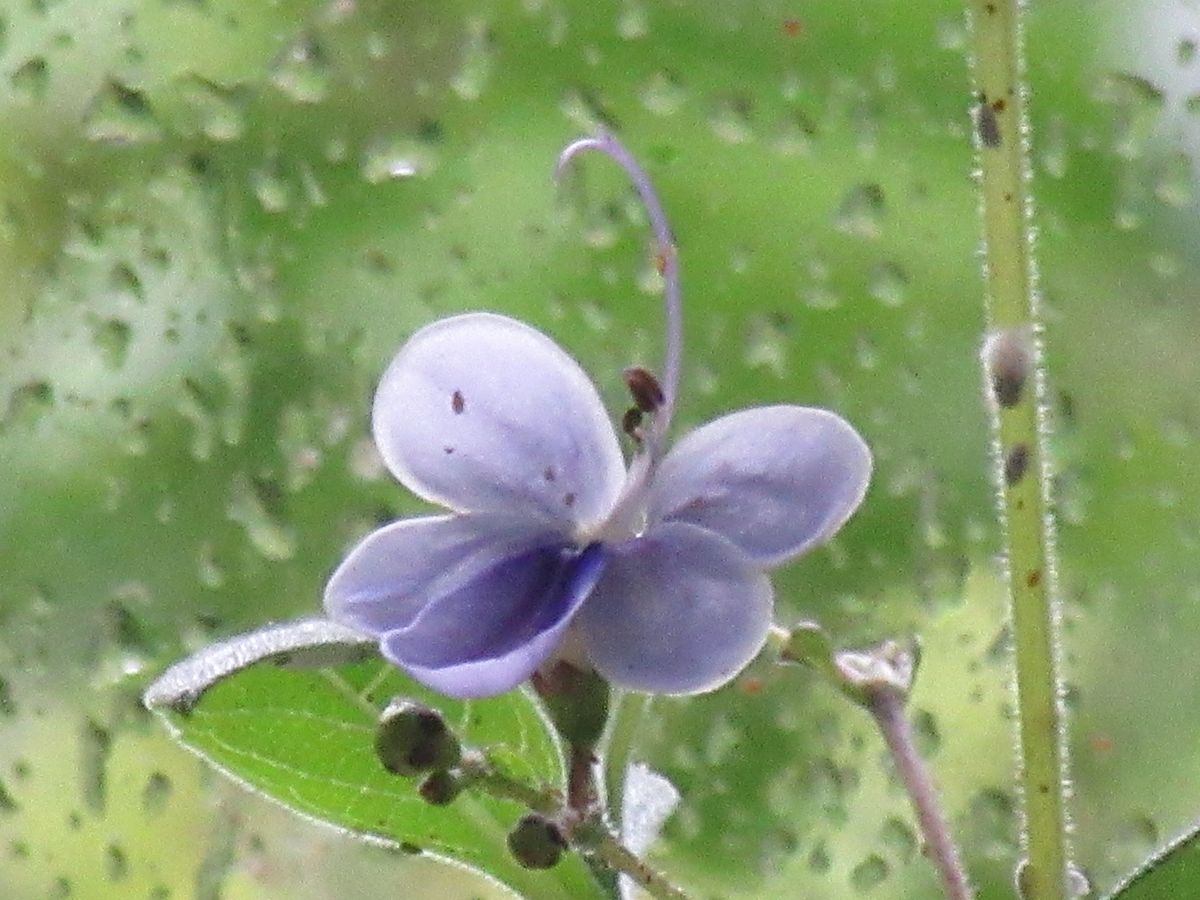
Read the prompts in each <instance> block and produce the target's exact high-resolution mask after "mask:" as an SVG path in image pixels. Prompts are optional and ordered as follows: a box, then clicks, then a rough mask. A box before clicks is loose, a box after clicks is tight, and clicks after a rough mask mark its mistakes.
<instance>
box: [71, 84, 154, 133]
mask: <svg viewBox="0 0 1200 900" xmlns="http://www.w3.org/2000/svg"><path fill="white" fill-rule="evenodd" d="M83 125H84V134H86V135H87V137H88V139H89V140H92V141H97V142H99V143H104V144H118V145H129V144H145V143H149V142H151V141H156V140H158V139H159V138H161V137H162V129H161V128H160V126H159V124H158V122H157V120H155V118H154V113H153V111H152V110H151V108H150V104H149V103H148V102H147V101H146V97H145V95H144V94H142V92H141V91H138V90H135V89H134V88H131V87H129V86H128V85H125V84H122V83H121V82H119V81H109V82H108V83H107V84H106V85H105V86H104V87H103V88H102V89H101V90H100V92H99V93H97V94H96V96H95V97H93V98H92V100H91V102H90V103H89V104H88V108H87V111H86V112H85V113H84V121H83Z"/></svg>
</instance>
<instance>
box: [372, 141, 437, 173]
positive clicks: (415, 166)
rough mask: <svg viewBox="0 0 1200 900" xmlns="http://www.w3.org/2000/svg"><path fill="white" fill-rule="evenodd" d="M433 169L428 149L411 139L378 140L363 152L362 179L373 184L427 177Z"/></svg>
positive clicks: (426, 146)
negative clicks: (419, 176) (420, 176)
mask: <svg viewBox="0 0 1200 900" xmlns="http://www.w3.org/2000/svg"><path fill="white" fill-rule="evenodd" d="M433 167H434V166H433V157H432V155H431V152H430V150H429V147H428V145H427V144H423V143H419V142H417V141H415V140H413V139H412V138H406V137H398V138H396V137H393V138H376V139H374V140H372V141H370V142H369V143H368V144H367V146H366V149H365V150H364V151H363V161H362V176H363V178H364V179H365V180H366V181H368V182H370V183H371V184H379V183H380V182H383V181H391V180H393V179H399V178H413V177H415V176H418V175H425V174H427V173H428V172H429V171H431V170H432V169H433Z"/></svg>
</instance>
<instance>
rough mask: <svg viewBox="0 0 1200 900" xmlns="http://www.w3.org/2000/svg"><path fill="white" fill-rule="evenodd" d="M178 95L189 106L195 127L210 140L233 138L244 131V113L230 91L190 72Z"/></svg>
mask: <svg viewBox="0 0 1200 900" xmlns="http://www.w3.org/2000/svg"><path fill="white" fill-rule="evenodd" d="M180 94H181V95H182V97H183V99H184V100H185V101H186V102H187V104H188V105H189V106H190V107H191V110H192V114H193V115H194V116H195V119H196V127H197V128H198V129H199V131H200V133H201V134H203V135H204V136H205V137H207V138H209V139H210V140H213V141H233V140H237V139H238V138H240V137H241V136H242V133H243V132H244V131H245V130H246V122H245V116H244V114H243V112H242V107H241V104H240V103H239V102H238V101H237V100H236V99H235V96H236V95H235V92H234V91H232V90H227V89H225V88H222V87H219V86H218V85H216V84H213V83H212V82H211V81H208V80H207V79H205V78H200V77H198V76H195V75H193V76H190V77H188V78H187V79H186V81H185V82H184V83H183V85H182V86H181V88H180Z"/></svg>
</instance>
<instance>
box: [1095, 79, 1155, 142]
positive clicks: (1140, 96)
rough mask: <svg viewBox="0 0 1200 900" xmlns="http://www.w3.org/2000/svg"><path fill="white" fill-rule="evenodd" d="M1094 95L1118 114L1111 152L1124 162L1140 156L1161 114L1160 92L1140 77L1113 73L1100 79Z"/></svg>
mask: <svg viewBox="0 0 1200 900" xmlns="http://www.w3.org/2000/svg"><path fill="white" fill-rule="evenodd" d="M1096 94H1097V99H1099V100H1101V101H1102V102H1106V103H1109V104H1111V105H1113V106H1115V107H1116V108H1117V110H1118V113H1119V116H1118V119H1117V135H1116V140H1115V141H1114V144H1113V150H1114V151H1115V152H1116V154H1117V155H1118V156H1122V157H1124V158H1126V159H1134V158H1136V157H1138V156H1140V155H1141V154H1142V151H1143V149H1144V148H1145V144H1146V141H1147V140H1148V139H1149V137H1150V136H1151V134H1153V132H1154V130H1155V128H1156V127H1157V125H1158V119H1159V114H1160V113H1161V112H1162V110H1163V106H1164V100H1165V97H1164V94H1163V91H1162V89H1160V88H1159V87H1157V86H1156V85H1154V84H1153V83H1151V82H1150V81H1148V80H1147V79H1145V78H1143V77H1142V76H1141V75H1133V74H1129V73H1126V72H1116V73H1113V74H1110V75H1107V76H1105V77H1104V78H1102V79H1100V81H1099V83H1098V86H1097V92H1096Z"/></svg>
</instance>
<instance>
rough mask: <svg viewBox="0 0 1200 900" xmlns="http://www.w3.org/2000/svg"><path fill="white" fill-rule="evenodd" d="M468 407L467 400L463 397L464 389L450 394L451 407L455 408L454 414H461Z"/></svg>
mask: <svg viewBox="0 0 1200 900" xmlns="http://www.w3.org/2000/svg"><path fill="white" fill-rule="evenodd" d="M466 407H467V401H466V400H464V399H463V395H462V391H455V392H454V393H453V394H452V395H451V396H450V408H451V409H452V410H454V414H455V415H456V416H457V415H461V414H462V411H463V410H464V409H466Z"/></svg>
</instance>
